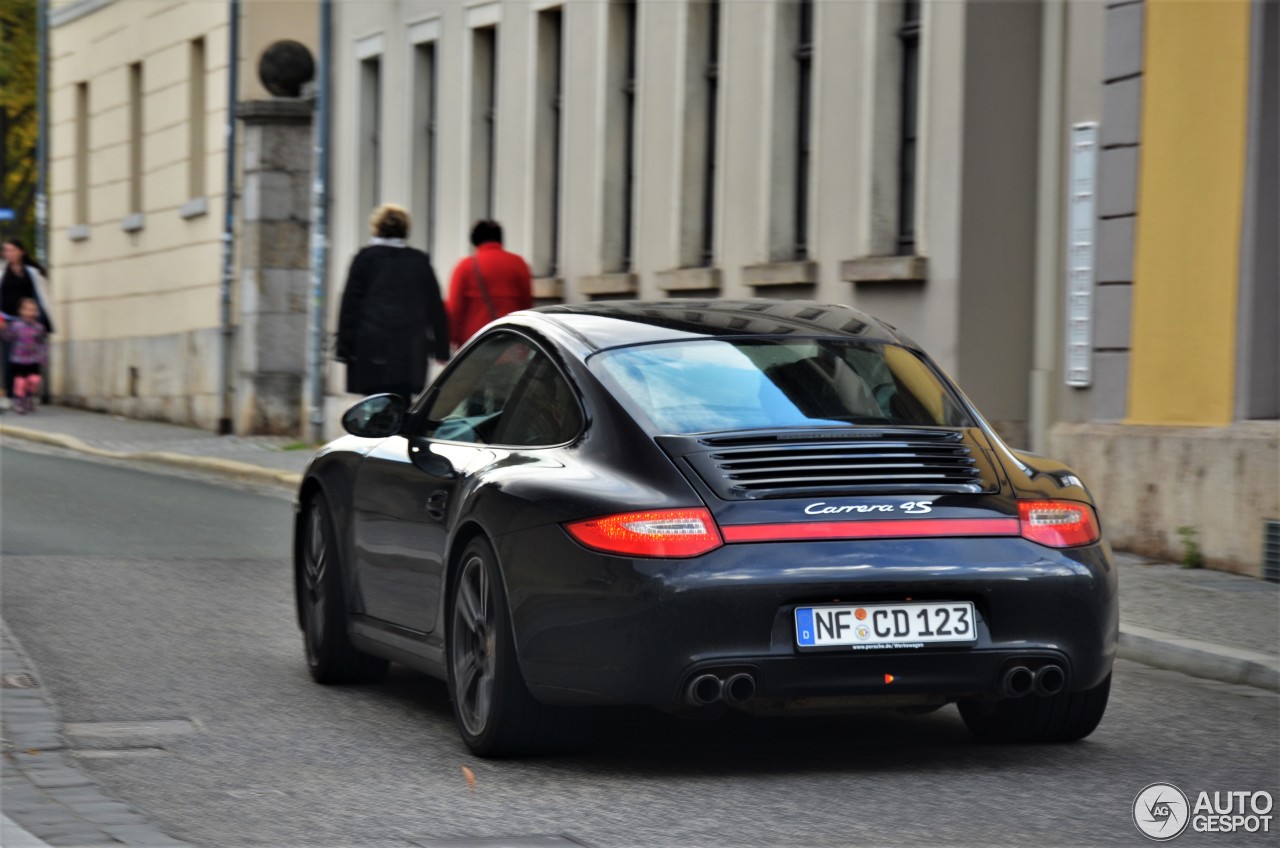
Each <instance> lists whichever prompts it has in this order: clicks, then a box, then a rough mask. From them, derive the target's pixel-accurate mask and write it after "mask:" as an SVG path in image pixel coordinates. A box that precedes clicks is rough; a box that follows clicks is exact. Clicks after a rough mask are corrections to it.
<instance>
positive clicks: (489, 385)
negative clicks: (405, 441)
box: [419, 333, 544, 444]
mask: <svg viewBox="0 0 1280 848" xmlns="http://www.w3.org/2000/svg"><path fill="white" fill-rule="evenodd" d="M540 359H544V357H542V355H541V354H539V353H538V351H537V349H536V348H534V346H533V345H531V344H529V342H527V341H525V340H524V339H522V338H520V337H519V336H515V335H511V334H508V333H499V334H496V335H494V336H492V337H491V338H489V339H486V340H485V341H483V342H481V343H480V344H479V345H477V346H476V347H475V348H474V349H472V350H471V351H470V352H469V353H468V354H467V357H466V359H464V360H463V361H462V362H459V363H458V365H457V366H456V367H455V368H454V369H453V371H452V372H451V373H450V374H449V376H448V377H447V378H445V380H444V382H443V383H441V384H440V388H439V390H438V391H437V392H436V395H435V398H434V399H433V400H432V401H431V405H430V407H428V409H427V412H426V420H425V421H423V422H421V424H420V427H419V432H420V433H421V435H424V436H427V437H429V438H433V439H443V440H445V441H451V442H477V443H480V444H494V443H495V442H496V441H497V440H496V434H497V432H498V430H499V428H501V427H503V426H504V421H503V419H504V418H505V416H506V414H507V411H508V407H509V406H510V405H511V401H512V398H513V395H514V394H515V392H516V389H517V387H518V386H519V385H520V381H521V378H523V377H524V376H525V373H526V372H527V371H528V370H529V368H530V365H531V364H532V363H534V362H535V361H536V360H540Z"/></svg>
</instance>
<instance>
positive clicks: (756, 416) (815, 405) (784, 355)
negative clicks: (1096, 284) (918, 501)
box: [591, 339, 974, 435]
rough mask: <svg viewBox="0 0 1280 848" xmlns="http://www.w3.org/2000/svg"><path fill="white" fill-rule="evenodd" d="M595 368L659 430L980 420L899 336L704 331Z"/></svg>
mask: <svg viewBox="0 0 1280 848" xmlns="http://www.w3.org/2000/svg"><path fill="white" fill-rule="evenodd" d="M591 367H592V370H593V371H594V373H596V374H597V375H598V376H599V377H600V379H601V380H602V381H603V382H604V383H605V384H606V385H607V386H608V387H609V388H610V389H611V390H612V391H613V392H614V394H615V395H617V396H619V397H620V398H621V399H622V401H623V402H624V403H625V404H626V405H627V407H628V408H629V409H630V411H631V412H632V413H633V414H634V415H635V416H636V418H637V419H639V420H640V423H641V424H642V425H644V426H646V427H647V428H648V429H649V430H650V431H651V432H653V433H655V434H673V435H675V434H686V433H708V432H716V431H720V430H752V429H773V428H788V427H838V426H849V425H872V426H929V427H972V426H974V424H973V421H972V420H971V418H970V417H969V416H968V414H967V413H966V412H965V411H964V408H963V407H962V406H961V405H960V403H959V401H958V399H957V398H956V397H955V395H954V394H953V393H952V392H951V390H950V389H949V388H948V387H947V386H946V385H945V384H944V383H943V382H942V380H941V379H939V377H938V376H937V375H936V374H935V373H934V371H933V370H932V369H931V368H930V367H929V366H928V365H926V364H925V363H924V361H922V360H921V359H920V357H918V356H917V355H916V354H914V353H912V352H911V351H909V350H907V349H906V348H903V347H900V346H898V345H892V344H879V343H869V342H846V341H842V340H830V339H783V340H777V339H698V340H691V341H680V342H667V343H661V344H649V345H640V346H636V347H627V348H617V349H614V350H610V351H606V352H604V353H601V354H599V355H598V356H596V357H593V358H592V360H591Z"/></svg>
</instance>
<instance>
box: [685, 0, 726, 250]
mask: <svg viewBox="0 0 1280 848" xmlns="http://www.w3.org/2000/svg"><path fill="white" fill-rule="evenodd" d="M688 13H689V24H688V29H687V33H688V42H687V46H686V62H685V86H684V91H685V102H684V124H685V126H684V151H683V153H684V179H683V180H682V196H681V226H680V266H681V267H684V268H692V267H699V266H704V267H706V266H710V265H712V264H714V262H715V247H714V238H715V222H716V204H715V186H716V143H717V142H716V140H717V126H716V121H717V113H718V109H719V97H720V67H719V63H720V0H707V2H702V3H690V4H689V5H688Z"/></svg>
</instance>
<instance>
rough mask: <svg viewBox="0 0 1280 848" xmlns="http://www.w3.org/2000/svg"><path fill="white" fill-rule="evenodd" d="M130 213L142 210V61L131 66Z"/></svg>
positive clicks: (137, 212) (135, 213)
mask: <svg viewBox="0 0 1280 848" xmlns="http://www.w3.org/2000/svg"><path fill="white" fill-rule="evenodd" d="M126 212H127V214H129V215H137V214H139V213H141V212H142V63H141V62H134V63H133V64H132V65H130V66H129V208H128V210H126Z"/></svg>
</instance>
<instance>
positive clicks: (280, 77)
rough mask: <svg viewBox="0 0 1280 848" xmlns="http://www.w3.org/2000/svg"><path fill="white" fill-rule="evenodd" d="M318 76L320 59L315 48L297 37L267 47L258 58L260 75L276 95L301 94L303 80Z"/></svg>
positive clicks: (267, 87)
mask: <svg viewBox="0 0 1280 848" xmlns="http://www.w3.org/2000/svg"><path fill="white" fill-rule="evenodd" d="M315 76H316V63H315V61H314V60H313V59H312V58H311V51H310V50H308V49H307V46H306V45H305V44H302V43H300V42H297V41H292V40H290V39H283V40H281V41H277V42H275V43H274V44H272V45H271V46H270V47H268V48H267V49H266V50H263V51H262V57H261V58H260V59H258V79H260V80H262V84H263V85H264V86H266V89H267V91H269V92H271V93H272V94H274V95H275V96H276V97H297V96H298V94H299V93H300V92H301V91H302V85H303V83H307V82H310V81H311V80H313V79H315Z"/></svg>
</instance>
